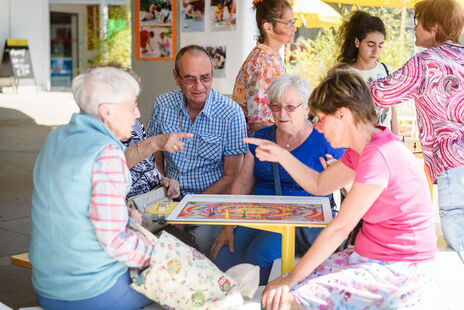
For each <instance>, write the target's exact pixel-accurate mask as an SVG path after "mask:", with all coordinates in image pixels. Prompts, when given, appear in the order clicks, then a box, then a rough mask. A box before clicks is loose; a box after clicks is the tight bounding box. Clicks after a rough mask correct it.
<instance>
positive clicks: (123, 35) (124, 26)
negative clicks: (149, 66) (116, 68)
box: [88, 5, 132, 67]
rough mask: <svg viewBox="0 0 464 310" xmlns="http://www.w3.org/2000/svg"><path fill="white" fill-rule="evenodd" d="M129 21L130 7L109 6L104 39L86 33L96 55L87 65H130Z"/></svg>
mask: <svg viewBox="0 0 464 310" xmlns="http://www.w3.org/2000/svg"><path fill="white" fill-rule="evenodd" d="M130 25H131V20H130V5H121V6H109V9H108V21H107V32H106V38H103V39H102V38H100V37H98V36H97V35H98V33H97V35H95V34H93V33H92V32H88V35H89V38H90V39H91V40H92V41H93V43H94V46H95V48H96V55H95V56H94V57H92V58H91V59H90V60H89V65H98V64H104V63H112V62H113V63H119V64H121V65H122V66H124V67H130V65H131V53H132V50H131V44H132V42H131V40H132V37H131V27H130Z"/></svg>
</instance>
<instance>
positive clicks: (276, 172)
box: [271, 125, 282, 196]
mask: <svg viewBox="0 0 464 310" xmlns="http://www.w3.org/2000/svg"><path fill="white" fill-rule="evenodd" d="M276 128H277V126H276V125H272V128H271V141H272V142H275V143H277V138H276ZM272 175H273V176H274V189H275V194H276V195H277V196H282V187H281V186H280V173H279V166H278V164H277V163H276V162H272Z"/></svg>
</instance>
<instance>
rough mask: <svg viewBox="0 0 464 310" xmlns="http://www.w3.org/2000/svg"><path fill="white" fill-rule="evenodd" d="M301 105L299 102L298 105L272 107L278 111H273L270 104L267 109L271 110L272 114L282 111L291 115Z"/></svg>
mask: <svg viewBox="0 0 464 310" xmlns="http://www.w3.org/2000/svg"><path fill="white" fill-rule="evenodd" d="M302 104H303V102H301V103H300V104H299V105H284V106H282V105H274V108H278V110H274V109H272V104H270V105H269V109H271V111H272V112H276V113H279V112H280V111H282V109H284V110H285V111H286V112H288V113H293V112H295V111H296V109H298V108H299V107H300V106H301V105H302Z"/></svg>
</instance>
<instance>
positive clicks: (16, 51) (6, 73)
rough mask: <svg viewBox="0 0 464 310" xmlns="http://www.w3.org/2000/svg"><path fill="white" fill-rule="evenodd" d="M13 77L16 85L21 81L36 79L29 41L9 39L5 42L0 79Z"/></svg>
mask: <svg viewBox="0 0 464 310" xmlns="http://www.w3.org/2000/svg"><path fill="white" fill-rule="evenodd" d="M11 76H13V77H14V79H15V84H16V85H18V84H19V80H20V79H34V73H33V71H32V62H31V55H30V53H29V46H28V44H27V40H22V39H7V40H6V42H5V49H4V50H3V57H2V64H1V66H0V77H11ZM34 80H35V79H34ZM34 82H35V81H34Z"/></svg>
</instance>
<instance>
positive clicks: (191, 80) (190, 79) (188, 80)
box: [175, 69, 213, 85]
mask: <svg viewBox="0 0 464 310" xmlns="http://www.w3.org/2000/svg"><path fill="white" fill-rule="evenodd" d="M175 70H176V73H177V76H178V77H179V78H180V79H181V80H182V81H183V82H184V83H185V84H187V85H195V84H196V83H197V79H198V80H200V82H201V83H202V84H206V83H209V82H211V81H212V80H213V74H212V73H209V74H204V75H201V76H200V77H199V78H197V77H195V76H186V77H182V75H180V73H179V71H178V70H177V69H175Z"/></svg>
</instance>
